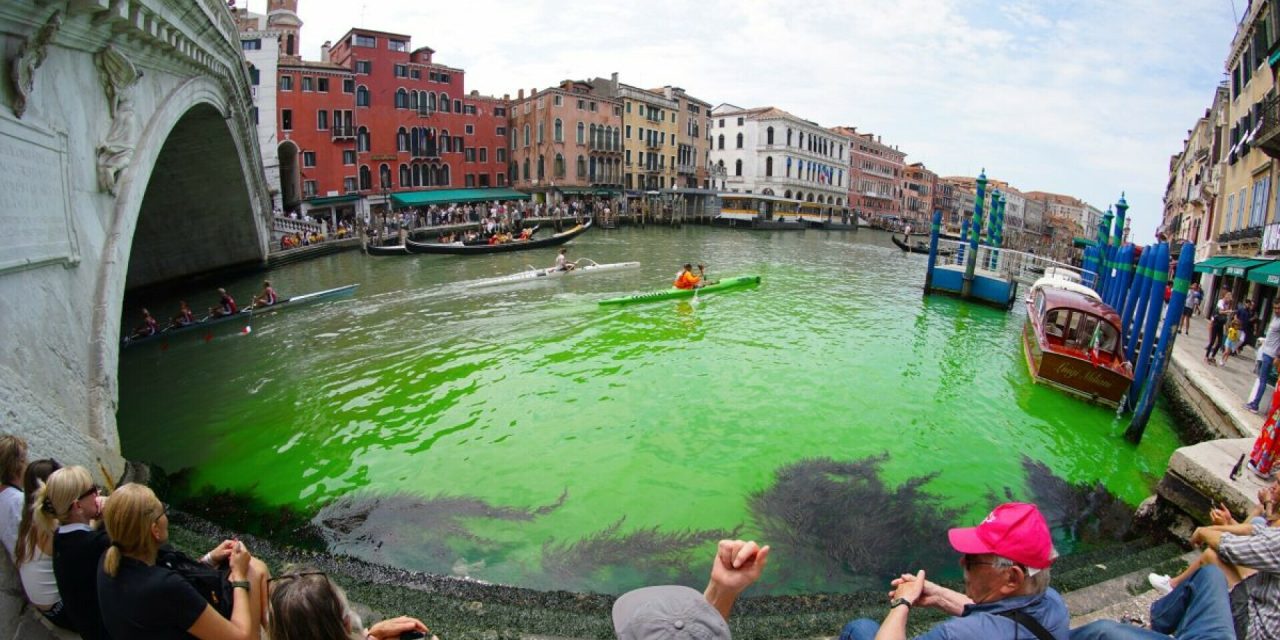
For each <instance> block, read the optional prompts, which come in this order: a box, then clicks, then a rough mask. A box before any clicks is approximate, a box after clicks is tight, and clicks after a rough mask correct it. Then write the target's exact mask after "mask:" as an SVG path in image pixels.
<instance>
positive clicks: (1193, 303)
mask: <svg viewBox="0 0 1280 640" xmlns="http://www.w3.org/2000/svg"><path fill="white" fill-rule="evenodd" d="M1202 300H1204V292H1203V291H1201V290H1200V283H1199V282H1192V283H1191V290H1190V291H1188V292H1187V304H1186V306H1185V307H1183V309H1182V333H1186V334H1190V333H1191V316H1192V315H1193V314H1195V313H1196V312H1197V311H1200V302H1201V301H1202Z"/></svg>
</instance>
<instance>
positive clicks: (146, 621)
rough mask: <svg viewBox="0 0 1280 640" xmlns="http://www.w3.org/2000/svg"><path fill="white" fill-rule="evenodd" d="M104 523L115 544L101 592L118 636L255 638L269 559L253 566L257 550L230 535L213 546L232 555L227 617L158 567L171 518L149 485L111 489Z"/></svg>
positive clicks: (101, 574)
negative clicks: (158, 556) (234, 540)
mask: <svg viewBox="0 0 1280 640" xmlns="http://www.w3.org/2000/svg"><path fill="white" fill-rule="evenodd" d="M103 521H104V522H105V523H106V526H107V532H108V533H110V534H111V539H112V540H113V542H112V545H111V548H110V549H108V550H107V553H106V555H105V556H104V557H103V559H102V567H101V569H100V570H99V571H98V576H97V583H98V598H99V600H100V601H101V603H102V616H103V621H104V622H105V623H106V626H107V630H108V631H110V632H111V635H112V636H113V637H116V638H129V639H130V640H134V639H137V640H169V639H173V640H184V639H186V638H191V637H195V638H199V639H200V640H251V639H252V640H257V638H258V637H259V630H258V628H259V623H260V621H261V619H262V609H261V607H262V598H261V596H262V594H264V593H265V591H266V586H267V578H268V577H269V576H267V575H266V574H265V572H264V571H263V570H262V568H263V567H264V565H262V564H261V563H257V562H255V563H252V564H251V562H250V561H251V560H252V559H253V556H252V555H250V554H249V551H248V550H247V549H245V547H244V544H242V543H239V542H232V541H228V542H225V543H223V544H222V545H219V546H218V549H215V550H214V551H212V552H210V555H215V554H219V553H225V554H227V556H228V557H227V559H228V560H229V561H230V565H231V575H230V579H231V586H232V587H233V588H232V592H233V593H234V595H233V596H232V597H233V604H232V612H231V619H230V620H227V619H226V618H224V617H222V616H221V615H220V614H219V613H218V612H217V610H216V609H214V608H213V606H212V605H210V604H209V603H208V602H207V601H206V600H205V599H204V598H203V597H202V596H201V595H200V593H199V592H197V591H196V590H195V588H194V587H192V586H191V584H190V583H189V582H187V581H186V579H184V578H183V577H182V576H181V575H179V574H178V573H176V572H174V571H172V570H170V569H167V568H165V567H163V566H157V565H156V556H157V554H158V552H159V550H160V545H162V544H165V543H166V542H168V541H169V516H168V512H167V509H166V508H165V506H164V504H162V503H161V502H160V500H158V499H157V498H156V494H154V493H152V492H151V489H148V488H147V487H146V486H145V485H140V484H126V485H123V486H121V487H120V488H119V489H117V490H116V492H115V493H114V494H112V496H111V502H110V504H108V505H107V507H106V511H105V513H103ZM206 557H208V556H206ZM215 560H216V559H215Z"/></svg>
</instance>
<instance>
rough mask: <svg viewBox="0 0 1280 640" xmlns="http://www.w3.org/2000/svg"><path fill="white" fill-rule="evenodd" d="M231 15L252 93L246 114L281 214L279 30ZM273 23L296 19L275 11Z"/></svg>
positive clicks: (260, 19)
mask: <svg viewBox="0 0 1280 640" xmlns="http://www.w3.org/2000/svg"><path fill="white" fill-rule="evenodd" d="M235 16H236V26H237V28H238V29H239V31H240V49H241V51H243V52H244V59H245V61H246V62H247V63H248V71H249V84H250V85H251V87H252V90H253V108H252V110H251V112H250V113H251V114H252V116H253V119H254V122H255V123H256V124H257V126H258V147H259V152H260V153H262V168H263V169H264V170H265V171H266V179H267V187H268V188H269V189H270V191H271V206H272V209H274V210H276V211H280V212H282V211H283V210H284V203H283V201H282V198H281V192H280V155H279V142H280V141H279V140H278V139H277V138H276V122H275V117H274V116H275V113H276V74H277V65H278V63H279V60H280V47H281V42H280V35H281V31H279V30H277V29H275V28H273V26H272V24H271V19H270V18H269V17H268V16H266V15H263V14H259V13H250V12H249V11H247V10H244V9H241V10H238V11H236V12H235ZM275 20H276V21H277V22H280V21H282V20H283V21H286V22H290V23H292V22H295V21H297V16H296V15H291V14H289V13H288V12H285V11H279V10H277V11H276V13H275ZM297 22H300V21H297ZM291 26H292V25H291ZM264 116H265V117H264Z"/></svg>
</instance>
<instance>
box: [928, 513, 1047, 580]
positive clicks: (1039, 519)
mask: <svg viewBox="0 0 1280 640" xmlns="http://www.w3.org/2000/svg"><path fill="white" fill-rule="evenodd" d="M947 538H948V539H949V540H950V541H951V547H952V548H953V549H955V550H956V551H959V552H960V553H994V554H996V555H998V556H1003V557H1005V558H1008V559H1010V560H1013V561H1014V562H1017V563H1019V564H1023V565H1026V566H1028V567H1030V568H1032V569H1047V568H1048V567H1049V565H1051V564H1053V537H1052V536H1051V535H1050V534H1049V525H1048V524H1046V523H1045V521H1044V516H1042V515H1040V510H1039V509H1037V508H1036V506H1035V505H1034V504H1027V503H1025V502H1006V503H1004V504H1002V505H1000V506H998V507H996V508H995V510H994V511H992V512H991V514H990V515H988V516H987V517H986V519H985V520H983V521H982V524H979V525H978V526H976V527H966V528H959V529H952V530H950V531H948V532H947Z"/></svg>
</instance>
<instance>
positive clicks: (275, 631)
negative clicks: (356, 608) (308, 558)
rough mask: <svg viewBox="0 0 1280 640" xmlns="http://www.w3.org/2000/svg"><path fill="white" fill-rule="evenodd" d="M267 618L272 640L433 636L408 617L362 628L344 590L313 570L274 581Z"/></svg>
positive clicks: (389, 639)
mask: <svg viewBox="0 0 1280 640" xmlns="http://www.w3.org/2000/svg"><path fill="white" fill-rule="evenodd" d="M268 618H269V621H268V626H267V633H268V635H269V636H270V637H271V640H394V639H396V638H426V637H428V636H430V634H431V630H430V629H427V625H425V624H422V621H420V620H416V619H414V618H409V617H405V616H401V617H399V618H392V619H391V620H383V621H382V622H379V623H377V624H375V625H373V626H372V627H370V628H368V629H363V628H362V627H361V623H360V616H357V615H356V614H355V613H353V612H352V611H351V607H350V605H349V604H348V603H347V594H346V593H344V592H343V591H342V587H339V586H338V585H336V584H334V583H333V581H332V580H330V579H329V576H326V575H325V574H324V573H323V572H321V571H316V570H314V569H298V570H296V571H293V572H290V573H287V574H285V575H282V576H279V577H276V578H272V579H271V605H270V615H269V616H268ZM431 637H432V638H433V640H434V636H431Z"/></svg>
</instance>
